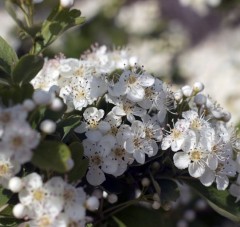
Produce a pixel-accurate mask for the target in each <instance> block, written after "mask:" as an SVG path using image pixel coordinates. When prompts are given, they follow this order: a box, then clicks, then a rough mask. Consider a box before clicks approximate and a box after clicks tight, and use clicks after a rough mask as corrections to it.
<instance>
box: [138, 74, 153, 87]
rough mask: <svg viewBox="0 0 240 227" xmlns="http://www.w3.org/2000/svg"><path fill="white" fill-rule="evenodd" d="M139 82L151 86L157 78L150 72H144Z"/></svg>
mask: <svg viewBox="0 0 240 227" xmlns="http://www.w3.org/2000/svg"><path fill="white" fill-rule="evenodd" d="M138 80H139V83H140V84H141V85H142V86H144V87H150V86H152V85H153V84H154V81H155V78H154V77H153V76H151V75H148V74H143V75H141V76H140V77H139V78H138Z"/></svg>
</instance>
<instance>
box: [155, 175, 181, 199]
mask: <svg viewBox="0 0 240 227" xmlns="http://www.w3.org/2000/svg"><path fill="white" fill-rule="evenodd" d="M157 182H158V183H159V185H160V188H161V194H160V199H161V202H162V203H165V202H170V201H176V200H177V199H178V198H179V196H180V192H179V188H178V185H177V183H176V182H175V181H173V180H168V179H161V180H158V181H157Z"/></svg>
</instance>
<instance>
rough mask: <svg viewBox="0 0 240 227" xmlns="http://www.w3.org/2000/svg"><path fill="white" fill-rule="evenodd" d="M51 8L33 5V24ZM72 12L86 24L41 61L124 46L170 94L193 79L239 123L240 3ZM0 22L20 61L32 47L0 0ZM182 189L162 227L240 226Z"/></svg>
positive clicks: (102, 6)
mask: <svg viewBox="0 0 240 227" xmlns="http://www.w3.org/2000/svg"><path fill="white" fill-rule="evenodd" d="M54 4H56V1H55V0H51V1H47V0H44V1H43V2H41V3H40V4H37V5H36V12H37V15H36V18H35V20H36V21H40V20H43V19H44V18H45V17H46V16H47V15H48V12H49V9H50V6H52V5H54ZM75 8H78V9H80V10H81V12H82V15H83V16H85V17H86V23H85V24H84V25H83V26H82V27H80V28H76V29H73V30H71V31H70V32H67V33H66V34H64V35H63V36H61V39H59V40H58V41H56V42H55V43H54V44H53V45H52V46H51V47H50V48H49V49H47V50H46V52H45V55H46V56H48V57H54V56H55V55H56V54H59V53H60V52H61V53H63V54H64V55H65V56H66V57H75V58H79V57H80V56H81V55H82V54H83V53H84V52H85V51H86V50H88V49H90V48H91V45H93V44H96V43H97V44H98V45H99V46H100V45H106V46H107V47H108V48H110V49H116V48H125V49H127V50H128V51H129V52H130V54H131V55H133V56H136V57H137V59H138V60H137V62H138V63H139V64H141V65H143V66H144V68H145V69H146V70H147V71H149V72H151V73H153V74H154V75H155V76H158V77H160V78H161V79H163V80H165V81H167V82H169V83H170V84H174V85H173V88H174V89H176V90H177V89H178V87H181V86H182V85H186V84H188V85H192V84H193V83H194V82H195V81H201V82H202V83H204V84H205V87H206V89H205V93H206V94H209V95H210V96H212V98H213V99H214V100H216V101H217V102H218V103H219V104H220V105H221V106H222V107H223V108H225V109H226V110H228V111H229V112H231V113H232V122H233V125H239V122H240V0H75ZM0 19H1V22H2V23H3V24H2V26H0V35H1V36H2V37H3V38H5V39H6V40H7V41H8V42H9V43H10V44H11V45H12V46H13V47H14V48H15V49H16V51H17V53H18V55H19V56H21V55H24V54H25V53H27V52H28V50H29V46H30V43H29V41H28V40H27V39H21V38H20V37H21V34H20V33H19V30H18V29H17V27H16V26H15V23H14V21H13V20H12V19H11V17H10V16H9V15H8V14H7V12H6V11H5V10H4V1H3V0H2V1H0ZM187 190H188V189H186V188H185V187H183V189H182V190H181V193H182V196H181V199H180V200H179V201H178V202H177V203H174V204H169V209H170V208H174V209H171V211H170V213H169V212H168V213H167V215H166V218H168V221H169V225H168V226H176V227H188V226H189V227H191V226H194V227H198V226H211V227H212V226H228V227H234V226H238V225H237V224H234V223H232V222H230V221H228V220H226V219H224V218H223V217H221V216H219V215H217V214H216V213H215V212H213V211H212V209H211V208H209V207H208V206H207V204H206V203H205V202H204V201H203V200H201V199H199V198H198V197H196V196H194V194H191V193H189V192H188V191H187ZM184 193H185V194H184ZM190 195H191V196H190ZM166 209H167V208H166ZM172 215H174V216H172ZM172 217H175V218H174V219H173V218H172ZM166 223H167V222H166Z"/></svg>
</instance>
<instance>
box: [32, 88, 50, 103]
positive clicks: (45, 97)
mask: <svg viewBox="0 0 240 227" xmlns="http://www.w3.org/2000/svg"><path fill="white" fill-rule="evenodd" d="M33 101H34V102H35V103H36V104H37V105H48V104H50V103H51V94H49V93H48V92H46V91H43V90H36V91H35V92H34V93H33Z"/></svg>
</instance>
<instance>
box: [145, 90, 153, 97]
mask: <svg viewBox="0 0 240 227" xmlns="http://www.w3.org/2000/svg"><path fill="white" fill-rule="evenodd" d="M152 95H153V91H152V89H151V87H147V88H145V96H146V97H147V98H151V97H152Z"/></svg>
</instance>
